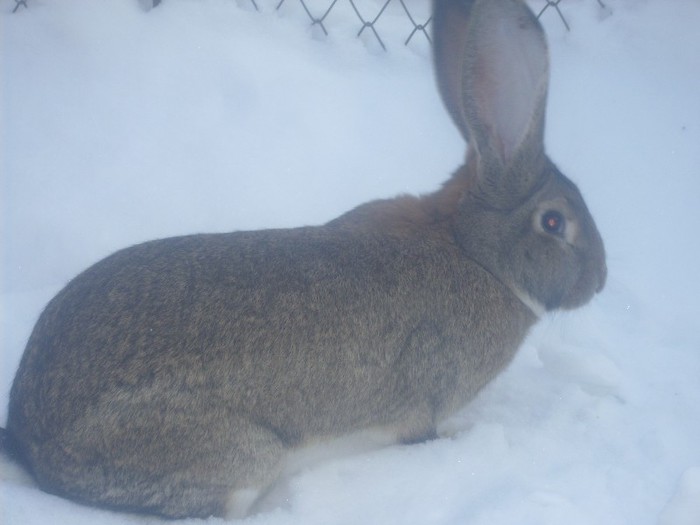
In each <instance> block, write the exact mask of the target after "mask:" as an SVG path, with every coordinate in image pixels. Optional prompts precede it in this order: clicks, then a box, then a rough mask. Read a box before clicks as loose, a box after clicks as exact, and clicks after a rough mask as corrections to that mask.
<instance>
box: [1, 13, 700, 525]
mask: <svg viewBox="0 0 700 525" xmlns="http://www.w3.org/2000/svg"><path fill="white" fill-rule="evenodd" d="M605 2H606V4H607V6H608V7H609V8H610V9H609V10H602V9H601V8H600V7H599V6H598V3H597V2H596V1H594V0H567V1H565V2H562V4H561V8H562V9H563V11H564V12H565V14H566V16H567V19H568V21H569V23H570V24H571V26H572V28H571V31H570V32H568V33H567V32H566V31H565V30H564V28H563V26H562V24H561V22H560V20H559V19H558V17H557V16H556V13H555V12H554V11H550V12H547V13H545V16H544V19H543V23H544V25H545V28H546V30H547V33H548V36H549V41H550V47H551V54H552V68H551V69H552V85H551V90H550V103H549V112H548V128H547V144H548V149H549V152H550V155H551V156H552V158H553V159H554V160H555V161H556V162H557V163H558V164H559V166H560V167H561V168H562V170H563V171H564V172H565V173H567V174H568V175H569V176H570V177H571V178H572V179H573V180H574V181H576V182H577V183H578V185H579V187H580V188H581V190H582V192H583V194H584V195H585V197H586V200H587V203H588V204H589V207H590V208H591V210H592V212H593V215H594V217H595V218H596V221H597V223H598V226H599V228H600V230H601V232H602V234H603V237H604V239H605V242H606V247H607V251H608V266H609V280H608V285H607V288H606V290H605V291H604V293H602V294H601V295H599V296H598V297H597V298H596V299H594V301H593V302H592V303H591V304H590V305H589V306H587V307H585V308H583V309H581V310H578V311H575V312H571V313H566V314H555V315H552V316H549V317H547V318H546V319H544V320H543V321H542V322H541V323H540V324H539V325H538V327H537V328H536V329H535V330H534V331H533V333H532V334H531V336H530V337H529V338H528V340H527V341H526V343H525V345H524V346H523V348H522V350H521V351H520V353H519V355H518V357H517V358H516V360H515V361H514V362H513V364H512V365H511V366H510V367H509V369H508V370H507V371H506V372H505V373H504V374H502V375H501V376H500V377H499V378H498V379H497V380H496V381H494V382H493V383H492V384H491V385H490V386H489V387H488V388H487V389H486V390H484V391H483V393H482V394H481V395H480V396H479V398H478V399H477V400H476V401H475V402H473V403H472V404H471V405H470V406H468V407H466V408H465V409H464V410H463V412H462V413H461V414H459V416H458V417H455V418H454V420H453V421H451V422H449V424H447V425H446V426H445V427H446V428H445V430H446V431H448V434H449V435H450V436H451V437H446V438H444V439H440V440H437V441H432V442H429V443H424V444H420V445H414V446H394V447H390V448H387V449H382V450H379V451H376V452H371V453H366V454H360V455H356V456H353V457H349V458H345V459H341V460H335V461H330V462H328V463H325V464H322V465H320V466H318V467H316V468H313V469H309V470H306V471H304V472H302V473H301V474H300V475H298V476H297V477H296V478H294V479H293V481H292V487H291V488H292V490H291V495H290V501H289V506H288V508H284V509H279V510H275V511H272V512H270V513H267V514H261V515H258V516H255V517H252V518H249V519H248V521H247V523H251V524H256V525H287V524H305V525H307V524H353V525H355V524H381V525H390V524H401V525H406V524H489V525H513V524H519V525H521V524H533V525H535V524H536V525H543V524H564V523H566V524H567V525H577V524H581V525H590V524H603V523H604V524H629V525H645V524H656V523H658V524H660V525H698V524H700V327H699V325H698V323H699V321H698V318H699V314H700V271H699V270H698V268H699V267H700V233H698V230H699V229H700V211H699V210H700V95H699V94H700V2H698V1H697V0H674V1H673V2H670V1H668V0H605ZM258 3H259V4H260V6H261V7H262V12H261V13H256V12H254V11H252V10H251V9H249V6H250V3H249V2H247V1H243V0H241V1H240V2H236V1H234V0H164V2H163V4H162V5H161V6H160V7H158V8H157V9H154V10H152V11H149V12H146V11H144V10H143V9H142V7H141V6H140V3H139V2H138V1H137V0H101V1H99V2H96V1H94V0H61V1H52V0H29V1H28V4H29V8H28V9H20V10H19V11H18V12H17V13H16V14H10V11H11V10H12V8H13V7H14V1H11V0H0V11H1V13H0V42H1V47H0V68H1V69H0V80H1V82H2V83H1V84H0V85H1V86H2V87H1V91H0V96H1V97H2V98H1V101H0V177H1V181H2V182H1V194H0V199H1V201H0V202H1V205H0V206H1V209H2V221H1V223H0V243H1V244H0V246H1V250H2V283H1V288H0V305H1V308H2V310H1V316H0V338H1V339H0V345H1V348H2V350H1V355H2V357H1V359H2V361H1V363H2V365H1V368H0V422H1V423H2V424H4V421H5V419H6V416H7V408H6V407H7V398H8V393H9V389H10V385H11V382H12V377H13V375H14V371H15V369H16V366H17V363H18V361H19V358H20V356H21V353H22V350H23V347H24V343H25V341H26V339H27V337H28V335H29V332H30V330H31V328H32V325H33V323H34V321H35V320H36V318H37V316H38V314H39V312H40V311H41V309H42V307H43V305H44V304H45V303H46V302H47V301H48V299H49V298H50V297H51V296H52V295H53V294H54V293H56V292H57V291H58V290H59V289H60V287H61V286H62V285H64V284H65V283H66V282H67V280H68V279H70V278H71V277H73V276H74V275H75V274H77V273H78V272H79V271H80V270H82V269H83V268H85V267H86V266H87V265H89V264H91V263H92V262H95V261H96V260H98V259H100V258H101V257H103V256H105V255H107V254H109V253H110V252H112V251H114V250H116V249H118V248H120V247H123V246H125V245H129V244H133V243H136V242H139V241H143V240H146V239H151V238H156V237H164V236H170V235H176V234H184V233H193V232H202V231H211V232H213V231H228V230H238V229H255V228H266V227H279V226H295V225H302V224H317V223H322V222H324V221H327V220H329V219H331V218H333V217H334V216H336V215H338V214H340V213H341V212H343V211H344V210H347V209H349V208H351V207H353V206H355V205H357V204H359V203H361V202H363V201H366V200H369V199H373V198H378V197H387V196H391V195H394V194H397V193H400V192H411V193H419V192H426V191H430V190H433V189H435V188H436V187H437V186H438V185H439V184H440V183H441V182H442V181H443V180H445V179H446V178H447V177H448V176H449V174H450V173H451V171H452V170H453V169H454V168H456V167H457V166H458V165H459V164H460V162H461V161H462V158H463V154H464V144H463V143H462V142H461V140H460V137H459V134H458V132H457V131H456V129H455V128H454V127H453V125H452V123H451V122H450V120H449V119H448V117H447V115H446V112H445V111H444V110H443V108H442V105H441V102H440V100H439V98H438V95H437V91H436V89H435V87H434V83H433V78H432V72H431V66H430V53H429V48H428V46H427V44H426V43H425V39H424V38H423V39H421V38H419V37H420V36H421V35H418V37H416V40H414V41H413V43H412V45H411V46H409V47H404V46H403V45H402V40H403V38H405V35H406V33H407V28H406V21H405V18H404V16H403V14H402V13H401V12H400V11H399V10H396V11H394V10H390V11H389V12H388V13H387V14H386V15H385V18H383V19H382V21H381V23H380V30H381V32H382V37H383V38H384V41H385V42H386V43H387V45H388V47H389V51H388V52H387V53H383V52H381V51H379V50H378V48H377V45H376V43H374V42H373V41H372V40H371V39H364V40H362V39H360V40H358V39H355V38H354V31H356V28H357V24H356V19H355V18H354V16H355V15H354V14H353V13H352V11H351V10H350V8H349V7H347V6H341V7H339V8H338V9H337V11H335V12H334V14H333V15H332V16H331V17H330V20H329V28H331V34H330V36H329V37H327V38H321V37H319V35H318V32H311V31H309V30H308V22H307V21H305V15H304V13H303V12H302V11H301V10H300V7H299V6H298V4H297V3H296V2H295V1H293V0H287V3H286V4H285V7H284V8H283V9H282V10H281V11H280V12H275V11H274V9H273V8H272V6H273V5H274V4H275V3H276V2H275V1H273V0H258ZM365 3H366V4H367V3H369V4H371V3H372V0H367V2H365ZM395 3H396V2H395ZM309 4H310V5H312V6H314V5H315V6H320V5H321V4H324V5H325V4H326V2H320V0H309ZM396 4H397V3H396ZM409 4H410V5H412V6H413V8H415V9H416V11H417V12H419V13H420V12H423V13H425V9H426V8H427V5H426V4H427V2H425V0H413V1H411V2H409ZM543 4H544V0H541V1H540V0H532V5H533V7H534V8H539V7H541V6H542V5H543ZM376 5H379V2H378V1H377V2H376V3H375V6H376ZM397 5H398V4H397ZM370 7H371V6H370ZM372 9H374V8H372ZM392 9H394V8H392ZM370 10H371V9H370ZM408 31H410V28H408ZM0 521H1V522H2V523H3V525H19V524H49V523H50V524H52V525H62V524H66V525H68V524H70V525H80V524H90V525H93V524H98V525H108V524H125V523H130V524H133V523H157V522H158V521H159V520H158V519H156V518H143V517H138V516H130V515H124V514H118V513H113V512H108V511H104V510H97V509H92V508H87V507H83V506H80V505H77V504H75V503H72V502H69V501H66V500H62V499H60V498H56V497H54V496H50V495H47V494H44V493H43V492H41V491H39V490H38V489H37V488H35V487H34V486H33V485H32V483H31V481H29V480H27V479H26V478H24V477H23V476H22V475H21V472H19V471H18V470H17V469H16V468H14V467H13V465H11V464H9V463H8V462H7V461H6V460H5V459H0ZM209 521H210V522H212V523H216V522H219V521H220V520H216V519H211V520H209Z"/></svg>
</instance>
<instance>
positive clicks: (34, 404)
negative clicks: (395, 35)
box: [2, 0, 606, 517]
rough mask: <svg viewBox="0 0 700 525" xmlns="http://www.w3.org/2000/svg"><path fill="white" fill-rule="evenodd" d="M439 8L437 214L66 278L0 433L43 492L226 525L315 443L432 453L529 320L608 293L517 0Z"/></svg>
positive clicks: (205, 246)
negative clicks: (454, 166) (441, 429)
mask: <svg viewBox="0 0 700 525" xmlns="http://www.w3.org/2000/svg"><path fill="white" fill-rule="evenodd" d="M434 9H435V11H434V26H435V27H434V31H435V50H436V65H437V74H438V83H439V87H440V90H441V93H442V95H443V98H444V99H445V102H446V105H447V107H448V110H449V112H450V114H451V115H452V117H453V119H454V120H455V123H456V124H457V126H458V128H459V129H460V130H461V132H462V134H463V135H464V137H465V138H466V139H467V140H469V142H470V153H469V156H468V160H467V163H466V164H465V165H464V166H463V167H462V168H460V169H459V170H458V171H457V172H456V173H455V174H454V175H453V177H452V178H451V179H450V180H449V181H448V182H447V183H446V184H445V185H444V186H443V187H442V188H441V189H440V190H438V191H437V192H435V193H433V194H430V195H427V196H423V197H420V198H415V197H408V196H403V197H397V198H395V199H389V200H380V201H374V202H370V203H367V204H364V205H362V206H359V207H358V208H356V209H354V210H352V211H350V212H348V213H346V214H345V215H343V216H341V217H339V218H338V219H335V220H334V221H331V222H330V223H328V224H326V225H324V226H316V227H303V228H296V229H287V230H265V231H257V232H236V233H230V234H216V235H192V236H187V237H178V238H171V239H163V240H157V241H152V242H148V243H144V244H141V245H138V246H134V247H131V248H127V249H125V250H122V251H119V252H117V253H115V254H113V255H111V256H110V257H108V258H106V259H104V260H103V261H101V262H99V263H97V264H95V265H94V266H92V267H91V268H89V269H88V270H86V271H85V272H83V273H82V274H80V275H79V276H78V277H76V278H75V279H74V280H73V281H71V282H70V283H69V284H68V285H67V286H66V287H65V288H64V289H63V290H62V291H61V292H60V293H59V294H58V295H57V296H56V297H55V298H54V299H53V300H52V301H51V302H50V303H49V304H48V306H47V307H46V309H45V310H44V312H43V313H42V315H41V317H40V319H39V320H38V322H37V324H36V326H35V328H34V331H33V333H32V335H31V337H30V339H29V342H28V344H27V347H26V350H25V353H24V356H23V358H22V361H21V363H20V367H19V370H18V372H17V376H16V378H15V381H14V384H13V387H12V391H11V395H10V407H9V417H8V425H7V435H3V436H2V437H3V441H5V440H10V441H11V442H12V443H13V447H14V448H15V449H16V451H17V455H18V456H19V457H20V458H21V459H22V460H23V461H24V463H25V464H26V465H27V466H28V468H29V469H30V470H31V472H32V473H33V474H34V476H35V478H36V479H37V480H38V482H39V484H40V486H42V487H43V488H44V489H45V490H47V491H50V492H54V493H57V494H61V495H65V496H68V497H71V498H73V499H76V500H80V501H85V502H89V503H92V504H100V505H106V506H111V507H117V508H120V509H131V510H135V511H139V512H152V513H157V514H161V515H164V516H168V517H184V516H209V515H212V514H213V515H224V514H226V513H227V512H228V511H230V507H229V504H230V501H231V494H232V493H235V492H237V491H245V490H248V489H253V490H261V491H264V490H266V489H267V488H268V487H270V486H271V485H272V484H274V483H275V479H276V478H277V476H278V475H279V474H280V472H281V470H282V465H283V464H284V461H285V458H287V457H289V456H290V454H292V453H293V452H294V451H298V450H299V449H300V448H302V447H305V446H307V445H309V444H311V443H314V442H319V441H324V440H328V439H332V438H334V437H338V436H344V435H347V434H351V433H353V432H358V431H363V430H368V429H370V430H371V429H377V430H379V431H381V432H384V433H386V434H387V435H389V436H390V438H391V439H390V441H394V442H403V443H411V442H417V441H422V440H425V439H429V438H432V437H434V436H435V435H436V425H437V423H438V422H439V421H440V420H441V419H443V418H445V417H446V416H448V415H450V414H451V413H453V412H454V411H455V410H456V409H458V408H460V407H461V406H463V405H464V404H465V403H467V402H468V401H469V400H470V399H471V398H473V397H474V395H475V394H476V393H477V392H478V391H479V390H480V389H481V388H482V387H483V386H484V385H485V384H486V383H487V382H488V381H490V380H491V379H492V378H493V377H495V376H496V375H497V374H498V372H499V371H500V370H502V369H503V368H504V367H505V366H506V365H507V364H508V362H509V361H510V360H511V359H512V357H513V355H514V353H515V351H516V350H517V348H518V346H519V345H520V343H521V342H522V340H523V338H524V337H525V335H526V334H527V331H528V328H529V327H530V326H531V325H532V324H533V323H534V322H535V321H536V320H537V317H538V315H540V314H541V313H542V312H544V311H545V310H553V309H557V308H574V307H576V306H579V305H582V304H584V303H586V302H587V301H588V300H590V298H591V297H592V296H593V295H594V294H595V293H596V292H597V291H599V290H601V289H602V287H603V285H604V282H605V277H606V268H605V253H604V248H603V243H602V240H601V238H600V235H599V233H598V231H597V229H596V227H595V224H594V222H593V219H592V217H591V216H590V214H589V212H588V210H587V208H586V205H585V203H584V202H583V199H582V197H581V195H580V193H579V191H578V189H577V188H576V186H575V185H574V184H573V183H571V182H570V181H569V180H568V179H567V178H566V177H565V176H564V175H563V174H561V173H560V172H559V171H558V170H557V168H556V167H555V166H554V164H552V162H551V161H550V160H549V159H548V158H547V156H546V155H545V153H544V147H543V143H542V136H543V126H544V104H545V98H546V85H547V83H546V78H547V59H546V46H545V44H544V37H543V33H542V30H541V28H540V27H539V24H538V23H537V22H536V20H535V19H534V17H533V16H532V14H531V12H530V11H529V10H528V9H527V7H526V6H525V4H524V3H523V2H521V1H520V0H476V1H474V2H472V1H466V0H465V1H463V0H438V1H436V2H435V4H434ZM484 28H486V29H484ZM487 29H488V30H487ZM513 57H515V58H513ZM482 79H483V80H482ZM504 106H505V107H506V110H503V109H502V108H503V107H504Z"/></svg>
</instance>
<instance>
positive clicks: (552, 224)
mask: <svg viewBox="0 0 700 525" xmlns="http://www.w3.org/2000/svg"><path fill="white" fill-rule="evenodd" d="M565 224H566V220H565V219H564V216H563V215H562V214H561V213H559V212H558V211H555V210H549V211H547V212H545V213H544V214H543V215H542V229H544V231H546V232H547V233H551V234H553V235H561V234H562V233H564V226H565Z"/></svg>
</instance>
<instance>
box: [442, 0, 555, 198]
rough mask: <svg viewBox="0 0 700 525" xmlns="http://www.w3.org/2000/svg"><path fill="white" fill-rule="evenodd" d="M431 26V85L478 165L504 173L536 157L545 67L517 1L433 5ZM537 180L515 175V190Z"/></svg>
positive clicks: (542, 46) (534, 27) (531, 22)
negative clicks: (434, 82)
mask: <svg viewBox="0 0 700 525" xmlns="http://www.w3.org/2000/svg"><path fill="white" fill-rule="evenodd" d="M433 21H434V43H435V46H434V47H435V67H436V73H437V77H438V86H439V89H440V92H441V94H442V97H443V99H444V101H445V105H446V106H447V108H448V111H449V112H450V115H451V116H452V118H453V119H454V121H455V122H456V124H457V126H458V127H459V129H460V130H461V132H462V134H463V136H464V137H465V138H467V139H468V140H470V142H471V143H470V146H471V147H472V148H474V149H476V150H477V151H478V154H479V156H480V162H481V163H482V164H486V165H488V166H491V167H493V168H496V167H499V168H500V169H501V170H502V171H505V172H508V171H510V170H508V168H509V167H513V165H514V164H515V163H517V164H521V163H522V161H523V160H525V161H527V159H533V160H534V159H535V158H539V157H542V155H543V153H544V145H543V136H544V118H545V105H546V98H547V86H548V77H549V65H548V62H549V61H548V54H547V44H546V41H545V36H544V32H543V30H542V27H541V26H540V24H539V22H538V21H537V18H536V17H535V16H534V14H533V13H532V11H530V9H529V8H528V7H527V5H526V4H525V3H524V1H522V0H434V2H433ZM526 171H529V170H526ZM538 175H539V174H535V173H522V174H521V175H520V176H521V177H525V180H523V179H521V180H519V181H518V184H517V185H516V186H517V187H518V190H522V191H526V188H529V187H531V186H532V184H533V183H534V182H535V181H534V180H527V179H528V178H529V177H533V178H534V177H537V176H538ZM492 182H493V181H492Z"/></svg>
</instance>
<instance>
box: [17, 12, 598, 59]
mask: <svg viewBox="0 0 700 525" xmlns="http://www.w3.org/2000/svg"><path fill="white" fill-rule="evenodd" d="M125 1H126V0H125ZM140 1H141V3H142V4H143V5H144V6H145V7H146V8H147V9H150V8H153V7H156V6H157V5H159V4H160V3H161V1H162V0H140ZM236 1H237V3H238V4H239V5H242V6H243V5H247V6H248V7H250V8H252V9H255V10H256V11H261V3H262V2H265V1H266V0H236ZM591 1H593V0H591ZM595 1H596V2H597V3H598V5H599V6H600V8H601V9H607V8H606V6H605V4H603V2H602V0H595ZM268 2H269V3H270V4H271V6H272V9H274V10H276V11H279V10H281V9H283V8H288V9H294V8H297V9H299V10H301V11H302V12H303V13H305V14H306V16H307V17H308V20H309V22H310V25H311V27H313V28H317V29H319V30H320V31H322V32H323V34H324V35H326V36H327V35H328V34H329V33H330V31H331V30H332V22H331V16H330V15H331V13H333V12H334V11H336V10H337V9H338V8H339V7H340V6H341V5H344V6H345V7H347V6H348V5H349V7H350V8H352V11H353V12H354V13H355V15H356V16H357V24H358V25H357V32H356V35H357V37H358V38H359V37H362V36H363V35H367V34H371V35H372V36H373V38H374V39H375V41H376V42H377V43H378V44H379V45H380V46H381V48H382V49H384V50H386V49H387V46H386V44H385V43H384V38H382V35H381V34H380V27H379V22H380V19H381V18H382V16H384V15H385V14H386V13H387V12H389V11H390V10H391V9H393V10H394V11H396V10H399V11H400V12H402V13H403V15H404V17H405V19H406V21H407V24H406V27H407V29H406V33H405V35H403V37H402V38H403V43H404V45H408V44H409V43H410V42H411V41H412V40H413V39H414V38H415V37H417V36H418V37H419V38H425V39H426V40H427V41H428V42H430V41H431V40H430V21H431V16H430V3H431V2H430V0H268ZM561 2H562V0H529V4H530V6H531V7H532V9H533V10H534V11H535V12H536V13H537V17H538V18H540V17H542V16H544V14H545V13H546V12H548V11H553V12H555V13H556V14H557V15H558V17H559V19H560V20H561V22H562V24H564V27H566V30H567V31H569V29H570V27H569V23H568V22H567V20H566V17H565V16H564V13H563V11H562V9H561V8H560V5H559V4H561ZM20 7H25V8H26V7H28V6H27V0H15V7H14V10H13V12H15V11H17V10H18V9H19V8H20ZM265 7H267V6H265Z"/></svg>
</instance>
